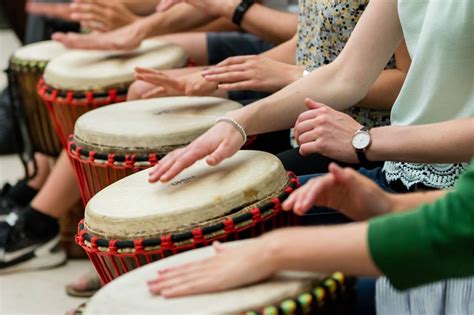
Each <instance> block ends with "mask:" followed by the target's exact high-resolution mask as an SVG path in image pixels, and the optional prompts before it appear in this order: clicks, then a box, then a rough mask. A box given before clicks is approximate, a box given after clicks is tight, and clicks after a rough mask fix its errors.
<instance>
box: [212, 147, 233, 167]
mask: <svg viewBox="0 0 474 315" xmlns="http://www.w3.org/2000/svg"><path fill="white" fill-rule="evenodd" d="M232 154H233V152H232V148H230V146H229V145H228V144H225V143H224V142H221V143H220V144H219V146H218V147H217V149H216V150H215V151H214V152H212V153H211V154H210V155H209V156H208V157H207V159H206V162H207V164H209V165H211V166H214V165H217V164H219V163H220V162H222V161H223V160H224V159H226V158H228V157H229V156H231V155H232Z"/></svg>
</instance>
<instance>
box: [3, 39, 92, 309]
mask: <svg viewBox="0 0 474 315" xmlns="http://www.w3.org/2000/svg"><path fill="white" fill-rule="evenodd" d="M18 45H19V43H18V41H17V40H16V38H15V37H14V36H13V34H12V33H11V32H7V31H1V30H0V69H1V70H3V69H5V68H6V65H7V62H8V58H9V56H10V55H11V53H12V52H13V51H14V50H15V49H16V48H17V47H18ZM5 84H6V78H5V75H4V74H3V72H1V73H0V88H3V87H4V86H5ZM0 128H1V126H0ZM22 172H23V171H22V168H21V164H20V163H19V160H18V158H17V157H16V156H0V185H2V186H3V184H4V183H5V182H7V181H8V182H10V183H12V182H14V181H16V180H17V179H18V178H20V177H21V176H22ZM89 266H90V264H89V262H88V261H87V260H74V261H70V262H68V263H67V264H66V265H64V266H62V267H59V268H55V269H50V270H42V271H36V272H24V273H17V274H8V275H0V314H1V315H10V314H12V315H13V314H15V315H16V314H18V315H27V314H47V315H54V314H64V313H65V311H67V310H69V309H71V308H74V307H76V306H78V305H79V304H81V303H82V302H83V301H84V300H83V299H79V298H70V297H68V296H67V295H66V294H65V291H64V286H65V285H66V284H67V283H68V282H69V281H71V279H73V278H74V277H76V276H77V275H80V274H82V273H83V272H84V270H87V268H89Z"/></svg>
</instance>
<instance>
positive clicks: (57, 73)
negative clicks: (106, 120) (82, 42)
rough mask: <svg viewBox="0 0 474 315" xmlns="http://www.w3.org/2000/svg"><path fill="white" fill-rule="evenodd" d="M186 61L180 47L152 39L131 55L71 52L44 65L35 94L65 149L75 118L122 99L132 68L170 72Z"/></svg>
mask: <svg viewBox="0 0 474 315" xmlns="http://www.w3.org/2000/svg"><path fill="white" fill-rule="evenodd" d="M186 60H187V57H186V54H185V52H184V50H183V49H182V48H181V47H179V46H177V45H174V44H169V43H164V42H161V41H158V40H153V39H150V40H146V41H144V42H143V43H142V45H141V46H140V48H138V49H136V50H134V51H131V52H104V51H74V52H70V53H68V54H65V55H63V56H60V57H58V58H56V59H54V60H52V61H51V62H50V63H49V64H48V66H47V67H46V70H45V73H44V76H43V79H41V81H40V83H39V84H38V91H39V94H40V95H41V97H42V99H43V100H44V101H45V103H46V105H47V107H48V109H49V113H50V116H51V118H52V120H53V122H54V124H55V127H56V129H57V132H58V134H59V138H60V140H61V142H62V144H63V145H64V146H65V147H66V145H67V137H68V136H69V135H70V134H72V133H73V130H74V123H75V122H76V120H77V118H79V116H81V115H82V114H84V113H86V112H88V111H90V110H92V109H95V108H97V107H100V106H104V105H110V104H113V103H119V102H123V101H125V100H126V97H127V91H128V87H129V85H130V84H131V83H132V82H133V80H134V75H135V67H137V66H139V67H145V68H153V69H172V68H178V67H182V66H184V65H185V64H186Z"/></svg>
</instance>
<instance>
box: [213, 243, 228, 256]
mask: <svg viewBox="0 0 474 315" xmlns="http://www.w3.org/2000/svg"><path fill="white" fill-rule="evenodd" d="M212 247H214V250H215V251H216V254H219V253H222V252H223V251H225V250H226V246H225V245H224V244H222V243H221V242H218V241H215V242H214V243H212Z"/></svg>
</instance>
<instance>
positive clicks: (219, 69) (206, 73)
mask: <svg viewBox="0 0 474 315" xmlns="http://www.w3.org/2000/svg"><path fill="white" fill-rule="evenodd" d="M247 69H248V66H247V65H245V64H235V65H229V66H221V67H217V66H216V67H212V68H209V69H208V70H205V71H202V72H201V75H202V76H204V77H206V76H212V75H216V74H222V73H226V72H232V71H244V70H247Z"/></svg>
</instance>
